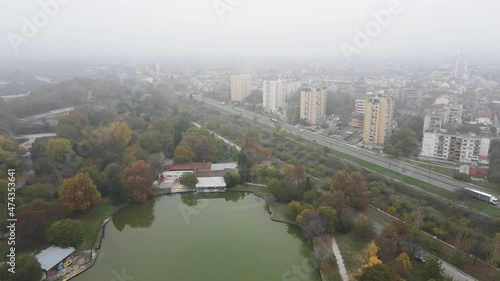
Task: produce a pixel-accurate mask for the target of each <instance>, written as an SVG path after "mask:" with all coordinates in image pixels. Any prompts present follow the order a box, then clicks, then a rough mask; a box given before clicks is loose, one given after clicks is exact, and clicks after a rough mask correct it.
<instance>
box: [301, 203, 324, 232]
mask: <svg viewBox="0 0 500 281" xmlns="http://www.w3.org/2000/svg"><path fill="white" fill-rule="evenodd" d="M297 221H298V222H299V226H300V228H301V229H302V231H303V232H304V234H305V236H306V237H309V238H313V237H316V236H319V235H322V234H324V233H325V226H324V225H323V223H322V222H321V218H320V216H319V213H318V212H317V211H316V210H313V209H306V210H304V211H303V212H302V213H301V214H300V215H298V216H297Z"/></svg>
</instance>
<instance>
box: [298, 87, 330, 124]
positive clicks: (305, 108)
mask: <svg viewBox="0 0 500 281" xmlns="http://www.w3.org/2000/svg"><path fill="white" fill-rule="evenodd" d="M300 119H301V120H304V121H306V122H307V123H309V124H312V125H321V124H323V122H324V121H325V119H326V87H321V88H303V89H302V90H301V93H300Z"/></svg>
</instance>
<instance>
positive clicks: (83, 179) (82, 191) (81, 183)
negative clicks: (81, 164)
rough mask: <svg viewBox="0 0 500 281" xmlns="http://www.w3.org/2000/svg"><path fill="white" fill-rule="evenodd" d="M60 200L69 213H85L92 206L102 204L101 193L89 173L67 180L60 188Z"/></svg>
mask: <svg viewBox="0 0 500 281" xmlns="http://www.w3.org/2000/svg"><path fill="white" fill-rule="evenodd" d="M59 200H60V201H61V202H62V203H63V205H64V207H65V208H66V210H67V211H68V212H69V213H72V212H74V211H85V210H87V209H88V208H89V207H90V206H91V205H95V204H99V203H100V202H101V193H99V191H97V188H96V186H95V184H94V182H92V179H91V178H90V176H89V174H88V173H78V174H76V175H75V176H73V177H72V178H69V179H65V180H64V182H63V183H62V185H61V186H60V187H59Z"/></svg>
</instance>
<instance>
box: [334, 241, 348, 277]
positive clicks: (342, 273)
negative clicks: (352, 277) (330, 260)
mask: <svg viewBox="0 0 500 281" xmlns="http://www.w3.org/2000/svg"><path fill="white" fill-rule="evenodd" d="M332 251H333V254H334V255H335V259H336V260H337V266H338V267H339V272H340V277H342V281H349V277H348V276H347V270H346V269H345V265H344V260H343V259H342V255H341V254H340V250H339V247H338V246H337V241H335V238H334V237H332Z"/></svg>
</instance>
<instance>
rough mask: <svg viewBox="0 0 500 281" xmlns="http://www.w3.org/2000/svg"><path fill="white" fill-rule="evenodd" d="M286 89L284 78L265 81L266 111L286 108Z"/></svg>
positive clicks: (263, 95) (263, 88)
mask: <svg viewBox="0 0 500 281" xmlns="http://www.w3.org/2000/svg"><path fill="white" fill-rule="evenodd" d="M285 103H286V90H285V88H284V85H283V81H282V80H275V81H264V82H263V86H262V106H263V107H264V109H265V110H266V111H270V112H276V111H278V110H281V109H284V107H285Z"/></svg>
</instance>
